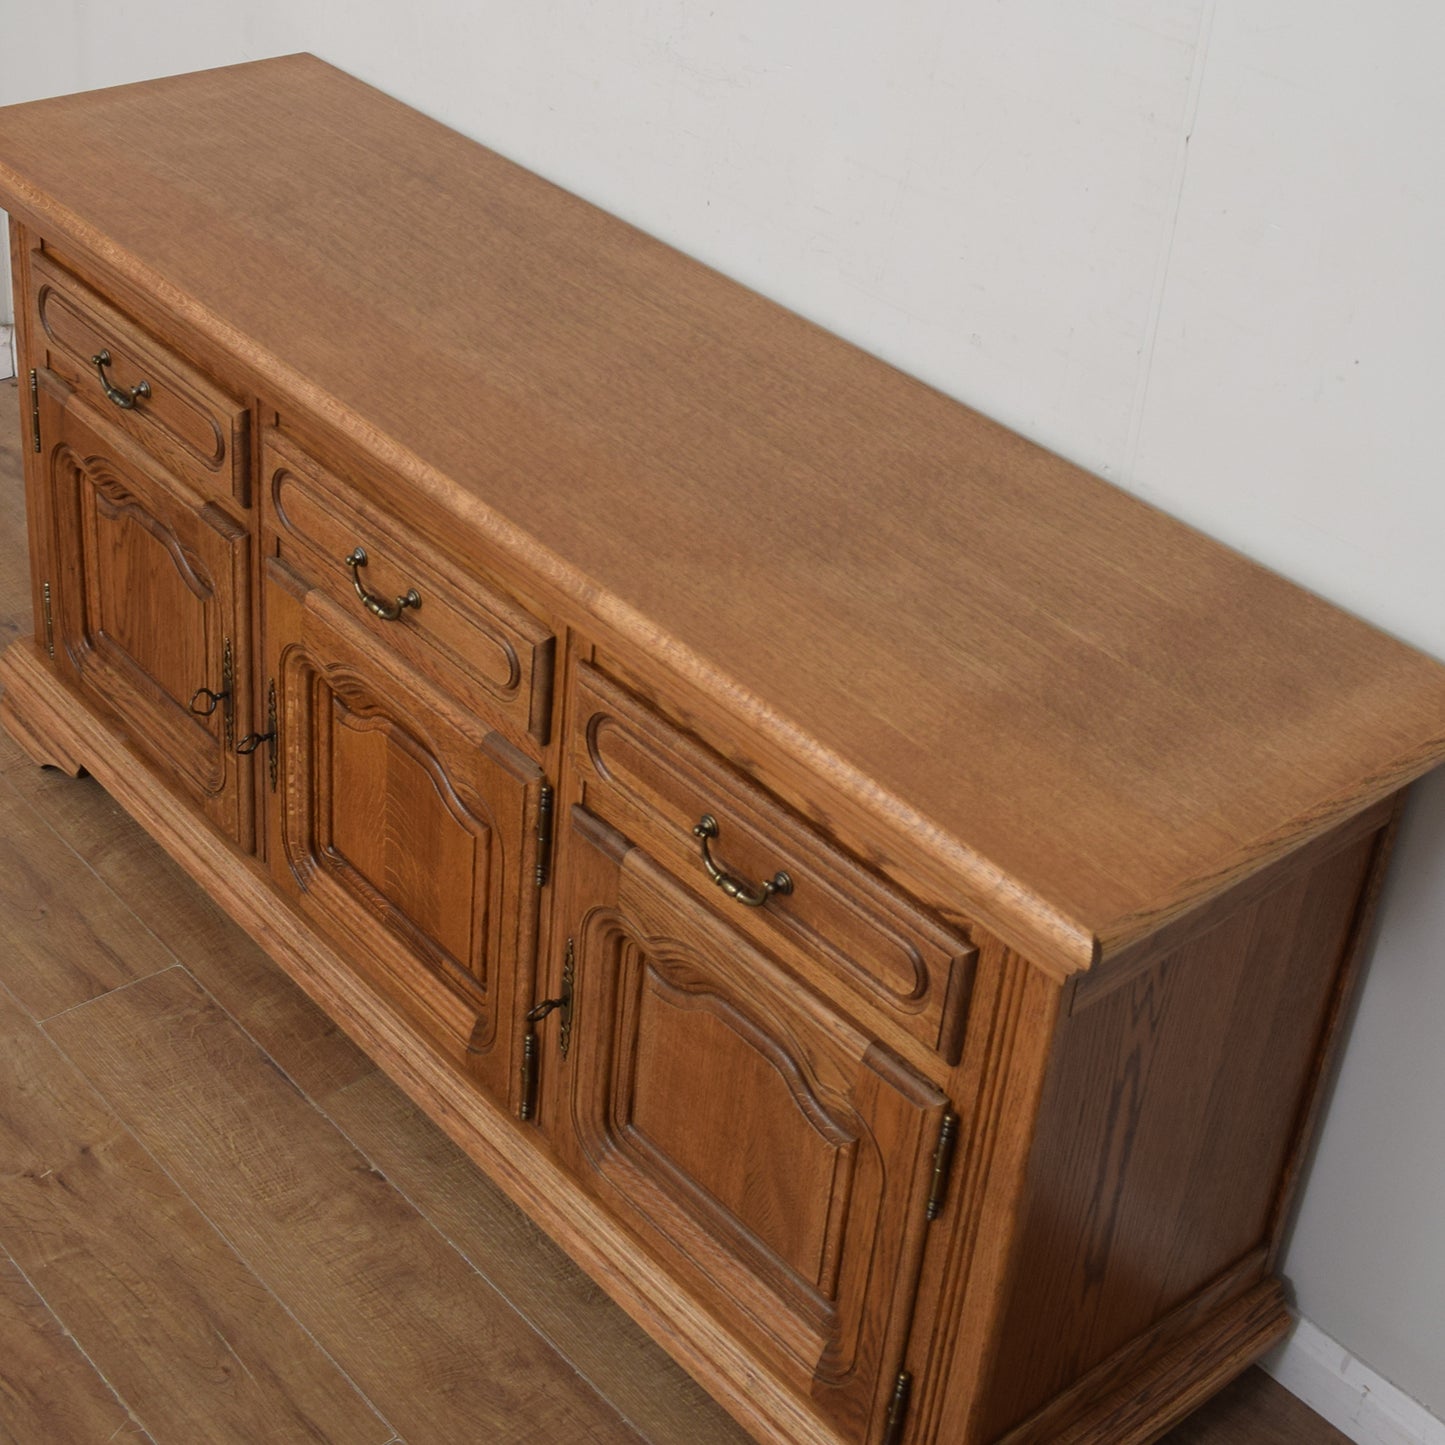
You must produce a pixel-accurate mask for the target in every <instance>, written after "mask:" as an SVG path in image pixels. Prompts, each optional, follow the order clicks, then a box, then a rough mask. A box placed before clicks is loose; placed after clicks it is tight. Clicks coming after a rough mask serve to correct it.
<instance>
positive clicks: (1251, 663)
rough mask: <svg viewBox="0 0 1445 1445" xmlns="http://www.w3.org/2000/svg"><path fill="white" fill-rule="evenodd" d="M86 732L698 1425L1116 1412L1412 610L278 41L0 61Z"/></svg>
mask: <svg viewBox="0 0 1445 1445" xmlns="http://www.w3.org/2000/svg"><path fill="white" fill-rule="evenodd" d="M0 205H3V206H4V207H5V208H6V209H7V210H8V211H9V213H10V217H11V247H12V259H13V271H14V280H15V287H16V312H17V324H18V332H19V337H18V339H19V348H20V355H21V358H22V360H21V367H22V376H21V382H22V385H21V395H22V399H23V405H24V408H25V413H26V414H25V416H24V427H25V436H26V456H27V477H26V488H27V505H28V515H29V529H30V539H31V552H32V563H33V591H34V615H35V618H36V624H35V635H34V637H33V638H27V639H24V640H22V641H20V642H17V643H14V644H13V645H12V646H11V647H10V648H9V650H8V651H7V652H6V653H5V655H4V658H3V661H0V679H3V683H4V694H3V699H0V718H3V721H4V723H5V725H6V726H7V727H8V728H9V729H10V730H11V731H12V732H13V734H14V735H15V737H16V738H17V739H18V740H19V741H20V742H21V744H22V745H23V746H24V747H25V749H26V750H27V752H28V753H29V754H30V755H31V756H32V757H33V758H34V760H35V761H36V762H37V763H44V764H52V765H55V766H59V767H62V768H65V769H68V770H70V771H72V772H78V771H80V770H81V769H85V770H88V771H89V772H91V773H92V774H94V776H95V777H96V778H97V779H99V780H100V782H101V783H102V784H103V785H104V786H105V787H106V788H107V789H108V790H110V791H111V792H112V793H113V795H114V796H115V797H116V798H117V799H118V800H119V801H120V803H121V804H123V805H124V806H125V807H126V808H127V809H128V810H129V811H130V812H131V813H133V814H134V816H135V817H136V818H137V819H138V820H139V821H140V822H141V823H142V825H143V826H144V827H145V828H147V829H148V830H149V831H151V832H152V833H153V834H154V835H155V836H156V837H157V838H158V839H159V840H160V841H161V843H162V844H163V845H164V846H165V847H166V848H167V849H168V850H169V851H170V852H171V853H172V854H174V856H175V857H176V858H177V859H178V860H179V861H180V862H181V864H183V865H184V866H185V867H186V868H187V869H188V870H189V871H190V873H191V874H192V875H193V876H194V877H195V878H196V879H197V880H198V881H199V882H200V884H201V885H202V886H203V887H204V888H205V889H206V890H207V891H208V892H209V893H210V894H211V896H213V897H214V898H215V899H216V900H217V901H218V902H219V904H220V905H221V906H222V907H223V908H225V909H226V910H227V911H228V912H229V913H230V914H231V915H232V916H233V917H234V918H235V919H236V920H238V921H239V923H240V924H241V925H242V926H243V927H245V928H246V929H247V930H249V932H250V933H251V934H252V935H253V936H254V937H255V938H256V939H258V940H259V942H260V943H261V944H262V945H263V946H264V947H265V948H266V949H267V950H268V951H269V952H270V954H271V955H272V956H273V957H274V958H275V960H276V961H277V963H278V964H279V965H280V966H281V967H282V968H283V969H285V970H286V971H287V972H288V973H289V974H290V975H291V976H292V977H294V978H295V979H296V980H297V981H298V982H299V984H300V985H301V986H302V987H303V988H304V989H305V990H306V991H307V992H309V993H310V995H311V996H312V997H313V998H314V999H316V1000H317V1001H318V1003H319V1004H320V1005H321V1006H322V1007H323V1008H324V1009H326V1010H327V1011H328V1013H329V1014H330V1015H331V1016H332V1017H334V1018H335V1019H336V1020H337V1021H338V1022H339V1023H340V1024H341V1025H342V1026H343V1027H344V1028H345V1029H346V1030H347V1031H348V1032H349V1033H350V1034H351V1035H352V1036H353V1037H354V1038H355V1039H356V1040H357V1041H358V1042H359V1043H360V1044H361V1045H362V1046H363V1047H364V1048H365V1049H366V1050H367V1051H368V1052H369V1053H370V1054H371V1055H372V1056H373V1057H374V1058H375V1059H376V1060H377V1061H378V1062H379V1064H380V1065H381V1066H382V1067H384V1068H385V1069H386V1070H387V1071H388V1072H389V1073H390V1074H391V1075H392V1076H393V1077H394V1078H395V1079H396V1080H397V1081H398V1082H399V1083H400V1085H401V1086H402V1087H403V1088H404V1089H405V1090H406V1091H408V1093H409V1094H410V1095H411V1096H412V1097H414V1098H415V1099H416V1100H417V1101H418V1102H419V1103H420V1104H421V1106H422V1107H423V1108H424V1109H425V1110H426V1111H427V1112H428V1113H429V1114H430V1115H431V1116H432V1117H434V1118H436V1119H437V1120H438V1121H439V1122H440V1123H441V1124H442V1125H443V1126H444V1127H445V1128H446V1129H447V1130H448V1131H449V1133H450V1134H451V1135H452V1136H453V1137H454V1138H455V1139H456V1140H458V1141H459V1142H460V1144H461V1145H462V1146H463V1147H464V1148H465V1149H466V1150H467V1151H468V1152H469V1154H470V1155H471V1157H472V1158H473V1159H475V1161H476V1162H477V1164H478V1165H479V1166H480V1167H481V1169H483V1170H484V1171H486V1172H487V1173H488V1174H489V1175H490V1176H492V1177H493V1178H495V1179H496V1180H497V1181H498V1182H499V1183H500V1185H501V1186H502V1187H503V1188H504V1189H506V1190H507V1191H508V1192H509V1194H510V1195H511V1196H512V1198H513V1199H515V1200H516V1202H517V1203H518V1204H519V1205H520V1207H521V1208H522V1209H523V1210H525V1211H527V1212H528V1213H529V1214H530V1215H531V1216H532V1217H533V1218H534V1219H536V1220H537V1221H538V1222H539V1223H540V1224H541V1225H542V1226H544V1227H545V1228H546V1229H547V1230H548V1231H549V1232H550V1233H551V1234H552V1235H553V1236H554V1237H555V1238H556V1239H557V1240H558V1241H559V1242H560V1243H561V1244H562V1246H563V1247H564V1248H565V1249H567V1250H568V1251H569V1252H570V1253H571V1254H572V1255H573V1256H574V1257H575V1258H576V1259H577V1260H578V1261H579V1262H580V1264H581V1265H582V1266H583V1267H584V1268H585V1269H586V1270H588V1271H589V1272H590V1273H591V1274H592V1275H593V1276H594V1277H595V1278H596V1279H597V1280H598V1281H599V1282H600V1284H601V1285H602V1286H603V1287H604V1288H605V1289H606V1290H607V1291H608V1292H609V1293H610V1294H611V1295H612V1296H613V1297H614V1298H615V1299H616V1300H617V1301H618V1302H619V1304H620V1305H621V1306H622V1307H623V1308H624V1309H625V1310H627V1311H628V1312H629V1313H630V1314H631V1315H633V1316H634V1317H635V1318H636V1319H637V1320H639V1321H640V1322H641V1323H642V1324H643V1325H644V1326H645V1327H646V1328H647V1329H648V1330H649V1331H650V1332H651V1333H652V1334H653V1335H654V1336H655V1337H656V1338H657V1339H658V1340H659V1341H660V1342H661V1344H662V1345H663V1346H664V1347H665V1348H666V1349H667V1350H669V1351H670V1352H671V1353H672V1354H673V1355H674V1356H675V1357H676V1358H677V1359H678V1360H679V1361H680V1362H681V1363H682V1364H683V1365H684V1366H685V1367H686V1368H688V1369H689V1370H690V1371H692V1372H693V1373H694V1374H695V1375H696V1377H697V1378H698V1379H699V1380H700V1381H702V1382H703V1384H704V1385H705V1386H706V1387H707V1388H708V1389H709V1390H710V1391H711V1392H712V1393H713V1394H714V1395H715V1396H716V1397H717V1398H718V1399H719V1400H720V1401H721V1402H722V1403H723V1404H724V1405H725V1406H726V1407H727V1408H728V1409H729V1410H730V1411H731V1412H732V1413H733V1414H734V1415H735V1416H736V1418H737V1419H738V1420H739V1421H740V1422H742V1424H743V1425H744V1426H745V1427H746V1428H747V1429H748V1430H750V1431H751V1432H752V1433H753V1434H754V1435H755V1436H756V1437H757V1438H758V1439H759V1440H761V1441H778V1442H789V1445H792V1442H807V1445H843V1442H847V1445H925V1442H936V1445H1003V1442H1007V1445H1025V1442H1037V1445H1061V1442H1062V1445H1068V1442H1076V1445H1082V1442H1091V1445H1136V1442H1144V1441H1148V1440H1153V1439H1155V1438H1157V1437H1158V1436H1159V1435H1160V1434H1162V1433H1164V1432H1165V1431H1166V1430H1168V1429H1169V1428H1170V1426H1171V1425H1172V1424H1174V1423H1175V1422H1176V1421H1178V1420H1179V1419H1180V1418H1181V1417H1182V1416H1183V1415H1184V1414H1186V1413H1187V1412H1188V1411H1189V1410H1190V1409H1191V1408H1192V1407H1194V1406H1195V1405H1197V1404H1198V1403H1200V1402H1201V1401H1202V1400H1204V1399H1205V1398H1206V1397H1207V1396H1208V1395H1209V1394H1210V1393H1211V1392H1213V1391H1214V1390H1216V1389H1218V1388H1219V1387H1220V1386H1221V1385H1223V1384H1224V1383H1225V1382H1226V1381H1228V1380H1229V1379H1230V1378H1232V1377H1233V1376H1234V1375H1235V1374H1237V1373H1238V1372H1239V1371H1240V1370H1242V1369H1243V1368H1244V1367H1245V1366H1246V1365H1247V1364H1249V1363H1250V1362H1251V1361H1252V1360H1254V1359H1255V1358H1257V1357H1258V1356H1259V1355H1260V1354H1261V1353H1262V1352H1263V1351H1264V1350H1265V1349H1266V1348H1268V1347H1269V1346H1270V1345H1271V1344H1273V1343H1274V1342H1275V1341H1276V1340H1278V1339H1279V1338H1280V1336H1281V1335H1282V1333H1283V1332H1284V1331H1285V1329H1286V1328H1287V1326H1288V1321H1289V1316H1288V1312H1287V1309H1286V1306H1285V1303H1284V1298H1283V1293H1282V1288H1281V1285H1280V1282H1279V1280H1278V1279H1277V1277H1276V1275H1275V1264H1276V1254H1277V1251H1278V1248H1279V1243H1280V1239H1281V1234H1282V1231H1283V1230H1284V1228H1285V1226H1286V1224H1287V1222H1288V1219H1289V1214H1290V1209H1291V1201H1292V1198H1293V1195H1294V1191H1295V1188H1296V1185H1297V1181H1298V1178H1299V1174H1300V1169H1301V1161H1302V1158H1303V1156H1304V1153H1305V1150H1306V1149H1307V1146H1308V1143H1309V1140H1310V1138H1311V1134H1312V1128H1313V1123H1314V1120H1315V1116H1316V1113H1317V1109H1318V1102H1319V1097H1320V1092H1321V1086H1322V1082H1323V1081H1324V1079H1325V1077H1326V1074H1327V1071H1328V1068H1329V1064H1330V1059H1331V1057H1332V1051H1333V1049H1334V1048H1335V1046H1336V1045H1337V1043H1338V1040H1339V1035H1340V1031H1341V1020H1342V1016H1343V1014H1344V1012H1345V1009H1346V1007H1347V1001H1348V998H1349V992H1350V988H1351V984H1352V981H1353V979H1354V977H1355V975H1356V974H1357V972H1358V968H1359V964H1360V960H1361V957H1362V953H1363V951H1364V948H1365V944H1366V941H1367V937H1368V932H1369V927H1370V914H1371V908H1372V904H1373V902H1374V899H1375V898H1376V895H1377V892H1378V889H1379V885H1380V880H1381V877H1382V871H1383V869H1384V867H1385V863H1386V858H1387V855H1388V852H1389V845H1390V839H1391V836H1392V831H1393V826H1394V823H1395V820H1396V818H1397V816H1398V813H1399V808H1400V804H1401V800H1402V797H1403V794H1404V790H1405V789H1406V788H1407V787H1408V785H1409V784H1410V783H1411V782H1412V781H1413V780H1415V779H1416V778H1418V777H1419V776H1421V775H1422V774H1423V773H1425V772H1426V771H1428V770H1429V769H1430V768H1432V767H1433V766H1435V764H1436V763H1437V762H1438V761H1440V759H1441V758H1442V756H1445V669H1442V668H1441V666H1440V665H1439V664H1438V663H1436V662H1435V661H1433V660H1432V659H1430V658H1427V657H1425V656H1422V655H1421V654H1419V653H1418V652H1415V651H1413V650H1411V649H1410V648H1408V647H1406V646H1404V645H1402V644H1400V643H1398V642H1396V641H1394V640H1392V639H1390V638H1388V637H1386V636H1384V635H1382V634H1381V633H1379V632H1377V631H1375V630H1374V629H1372V628H1371V627H1369V626H1367V625H1365V624H1364V623H1362V622H1360V621H1358V620H1356V619H1354V618H1352V617H1350V616H1348V615H1346V614H1344V613H1342V612H1340V611H1339V610H1337V609H1336V608H1334V607H1332V606H1331V605H1329V604H1328V603H1327V602H1325V601H1322V600H1321V599H1319V598H1318V597H1315V596H1313V595H1311V594H1309V593H1307V592H1305V591H1303V590H1301V589H1300V588H1298V587H1296V586H1294V585H1292V584H1291V583H1289V582H1288V581H1286V580H1284V579H1282V578H1280V577H1278V576H1276V575H1274V574H1272V573H1270V572H1268V571H1266V570H1265V569H1263V568H1261V567H1259V566H1257V565H1255V564H1254V563H1252V562H1250V561H1248V560H1246V559H1245V558H1243V557H1241V556H1239V555H1238V554H1236V553H1234V552H1232V551H1230V550H1229V549H1227V548H1225V547H1223V546H1221V545H1219V544H1217V543H1215V542H1213V541H1211V540H1209V539H1208V538H1206V537H1204V536H1202V535H1200V534H1199V533H1197V532H1195V531H1192V530H1191V529H1189V528H1187V527H1185V526H1183V525H1182V524H1180V523H1178V522H1176V521H1174V520H1172V519H1170V518H1169V517H1167V516H1165V515H1163V514H1162V513H1160V512H1159V511H1157V510H1154V509H1152V508H1151V507H1149V506H1147V505H1145V504H1144V503H1143V502H1141V501H1139V500H1137V499H1136V498H1133V497H1131V496H1129V495H1127V494H1125V493H1124V492H1122V491H1120V490H1117V489H1115V488H1113V487H1111V486H1109V485H1107V484H1106V483H1104V482H1102V481H1100V480H1098V479H1097V478H1094V477H1091V476H1089V475H1088V474H1086V473H1084V472H1082V471H1080V470H1079V469H1077V468H1075V467H1073V466H1071V465H1069V464H1068V463H1066V462H1064V461H1062V460H1060V459H1059V458H1058V457H1055V456H1052V455H1050V454H1048V453H1046V452H1045V451H1043V450H1041V449H1040V448H1039V447H1037V446H1035V445H1033V444H1032V443H1030V442H1028V441H1026V440H1024V439H1022V438H1021V437H1019V436H1017V435H1014V434H1012V433H1010V432H1009V431H1007V430H1006V429H1004V428H1003V427H1001V426H999V425H997V424H995V423H993V422H991V421H989V420H987V419H986V418H984V417H982V416H980V415H978V414H977V413H975V412H973V411H970V410H969V409H968V408H966V407H964V406H962V405H960V404H959V403H957V402H956V401H954V400H951V399H949V398H947V397H945V396H943V395H941V394H939V393H938V392H936V391H934V390H931V389H930V388H929V387H927V386H925V385H923V384H921V383H920V382H918V381H915V380H913V379H911V378H909V377H907V376H905V375H903V374H901V373H899V372H897V371H895V370H893V369H891V368H890V367H888V366H887V365H885V364H884V363H882V362H880V361H878V360H876V359H874V358H872V357H870V356H868V355H866V354H865V353H863V352H861V351H859V350H857V349H855V348H854V347H852V346H850V345H848V344H846V343H845V342H843V341H841V340H839V339H838V338H836V337H834V336H831V335H829V334H828V333H827V332H825V331H823V330H821V329H819V328H817V327H815V326H813V325H810V324H809V323H807V322H805V321H803V320H801V319H799V318H798V317H796V316H794V315H791V314H789V313H788V312H787V311H785V310H783V309H782V308H780V307H779V306H777V305H774V304H773V303H771V302H770V301H768V300H766V299H764V298H762V297H760V296H758V295H757V294H755V293H753V292H750V291H748V290H746V289H744V288H743V287H741V286H739V285H737V284H736V283H734V282H731V281H729V280H727V279H726V278H724V277H723V276H721V275H719V274H717V273H716V272H714V271H711V270H709V269H708V268H706V267H704V266H702V265H700V264H698V263H697V262H695V261H692V260H689V259H688V258H686V257H684V256H682V255H680V254H678V253H677V252H676V251H674V250H671V249H670V248H668V247H667V246H665V245H663V244H661V243H659V242H657V241H655V240H652V239H650V238H649V237H647V236H646V235H644V234H642V233H641V232H639V231H637V230H635V229H633V228H632V227H630V226H628V225H626V224H624V223H623V222H621V221H619V220H616V219H614V218H612V217H609V216H607V215H605V214H604V213H602V212H601V211H599V210H597V209H595V208H593V207H592V206H590V205H588V204H586V203H584V202H583V201H581V200H579V199H577V198H576V197H573V196H571V195H568V194H567V193H565V192H563V191H561V190H559V189H557V188H556V187H554V186H552V185H550V184H548V183H547V182H545V181H543V180H541V179H539V178H537V177H536V176H533V175H530V174H528V173H527V172H526V171H524V170H523V169H521V168H520V167H518V166H516V165H514V164H512V163H510V162H508V161H506V160H504V159H502V158H501V157H499V156H497V155H495V154H493V153H491V152H489V151H487V150H485V149H483V148H482V147H480V146H478V145H476V144H474V143H473V142H471V141H469V140H467V139H465V138H463V137H461V136H459V135H457V134H455V133H454V132H451V131H449V130H447V129H446V128H444V127H443V126H441V125H439V124H437V123H435V122H433V121H431V120H428V119H426V118H425V117H423V116H421V115H419V114H417V113H416V112H414V111H412V110H409V109H408V108H407V107H405V106H403V105H401V104H400V103H398V102H396V101H393V100H390V99H388V98H386V97H385V96H383V95H381V94H379V93H377V92H376V91H374V90H371V89H369V88H368V87H366V86H365V85H363V84H361V83H360V82H358V81H356V80H353V79H351V78H350V77H348V76H346V75H344V74H342V73H340V72H339V71H337V70H334V69H332V68H331V67H329V66H327V65H325V64H324V63H322V62H321V61H319V60H317V59H315V58H313V57H310V56H292V57H287V58H284V59H278V60H268V61H262V62H257V63H255V64H250V65H243V66H237V67H232V68H227V69H222V70H216V71H210V72H205V73H202V74H196V75H189V76H180V77H176V78H173V79H168V80H158V81H153V82H147V83H145V84H141V85H134V86H126V87H121V88H118V89H113V90H107V91H98V92H94V93H91V94H86V95H80V96H73V97H65V98H60V99H55V100H47V101H40V102H36V103H33V104H28V105H23V106H16V107H11V108H9V109H6V110H0Z"/></svg>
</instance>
